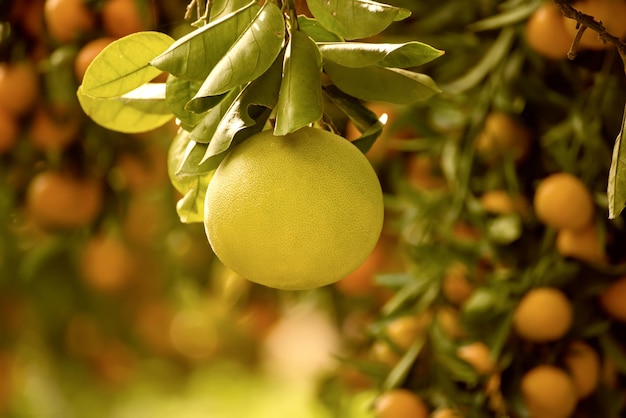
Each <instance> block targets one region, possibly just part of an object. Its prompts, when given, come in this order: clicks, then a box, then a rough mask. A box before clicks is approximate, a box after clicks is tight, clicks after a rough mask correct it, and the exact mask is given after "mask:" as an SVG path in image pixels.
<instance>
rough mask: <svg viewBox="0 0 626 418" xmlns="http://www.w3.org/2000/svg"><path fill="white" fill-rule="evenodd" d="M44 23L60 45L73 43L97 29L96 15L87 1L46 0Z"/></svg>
mask: <svg viewBox="0 0 626 418" xmlns="http://www.w3.org/2000/svg"><path fill="white" fill-rule="evenodd" d="M44 21H45V23H46V29H47V30H48V32H49V33H50V35H51V36H52V37H53V38H54V39H55V40H56V41H58V42H60V43H68V42H73V41H76V40H77V39H79V37H81V36H84V35H85V34H87V33H89V32H90V31H92V30H93V29H94V28H95V23H96V20H95V15H94V13H93V12H92V10H90V9H89V7H88V6H87V2H86V1H85V0H46V3H45V5H44Z"/></svg>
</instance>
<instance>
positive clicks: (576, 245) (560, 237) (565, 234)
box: [556, 224, 607, 263]
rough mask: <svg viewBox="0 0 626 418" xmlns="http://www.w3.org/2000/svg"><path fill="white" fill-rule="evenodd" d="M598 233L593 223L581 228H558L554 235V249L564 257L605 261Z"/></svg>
mask: <svg viewBox="0 0 626 418" xmlns="http://www.w3.org/2000/svg"><path fill="white" fill-rule="evenodd" d="M599 235H600V234H599V232H598V227H597V226H596V225H594V224H590V225H589V226H586V227H583V228H581V229H560V230H559V232H558V234H557V236H556V249H557V251H558V252H559V254H561V255H562V256H564V257H572V258H577V259H579V260H583V261H587V262H590V263H605V262H606V261H607V255H606V251H605V250H604V246H603V245H602V244H603V243H602V242H601V240H600V236H599Z"/></svg>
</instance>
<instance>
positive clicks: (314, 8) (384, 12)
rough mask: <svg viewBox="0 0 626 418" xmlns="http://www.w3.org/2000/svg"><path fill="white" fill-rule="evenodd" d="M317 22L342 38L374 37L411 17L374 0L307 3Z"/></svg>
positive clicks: (311, 1)
mask: <svg viewBox="0 0 626 418" xmlns="http://www.w3.org/2000/svg"><path fill="white" fill-rule="evenodd" d="M307 4H308V6H309V9H310V10H311V13H313V16H315V18H316V20H317V21H319V23H320V24H321V25H322V26H324V27H325V28H326V29H327V30H329V31H330V32H333V33H336V34H337V35H339V36H340V37H342V38H343V39H359V38H367V37H368V36H374V35H376V34H378V33H380V32H382V31H383V30H385V29H386V28H387V27H388V26H389V25H390V24H391V23H393V22H394V21H398V20H403V19H406V18H407V17H409V16H410V15H411V12H410V11H409V10H407V9H401V8H399V7H394V6H390V5H388V4H383V3H378V2H375V1H372V0H307Z"/></svg>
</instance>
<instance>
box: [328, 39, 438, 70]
mask: <svg viewBox="0 0 626 418" xmlns="http://www.w3.org/2000/svg"><path fill="white" fill-rule="evenodd" d="M319 49H320V52H321V53H322V57H323V58H324V60H331V61H334V62H336V63H337V64H341V65H343V66H345V67H353V68H356V67H367V66H368V65H379V66H381V67H392V68H409V67H417V66H419V65H422V64H426V63H427V62H430V61H432V60H434V59H435V58H438V57H440V56H441V55H443V51H441V50H438V49H436V48H433V47H432V46H430V45H426V44H423V43H421V42H417V41H412V42H407V43H403V44H383V43H381V44H376V43H362V42H328V43H320V44H319Z"/></svg>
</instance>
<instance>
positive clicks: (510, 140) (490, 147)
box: [474, 111, 532, 163]
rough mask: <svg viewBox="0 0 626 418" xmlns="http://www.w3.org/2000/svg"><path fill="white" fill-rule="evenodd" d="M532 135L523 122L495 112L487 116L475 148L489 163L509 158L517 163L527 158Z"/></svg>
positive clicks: (503, 113) (511, 116)
mask: <svg viewBox="0 0 626 418" xmlns="http://www.w3.org/2000/svg"><path fill="white" fill-rule="evenodd" d="M531 141H532V135H531V132H530V130H529V129H528V127H527V126H526V125H524V124H523V123H522V122H521V121H519V120H518V119H517V118H515V117H514V116H513V115H510V114H508V113H505V112H500V111H493V112H491V113H489V114H488V115H487V117H486V118H485V122H484V125H483V129H482V131H481V132H480V133H479V134H478V136H477V137H476V141H475V143H474V146H475V148H476V152H477V154H478V155H479V156H480V157H481V158H482V159H483V160H485V161H487V162H489V163H495V162H497V161H500V160H502V158H503V157H509V158H511V159H513V161H515V162H520V161H522V160H524V159H525V158H526V156H527V155H528V153H529V151H530V146H531Z"/></svg>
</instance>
